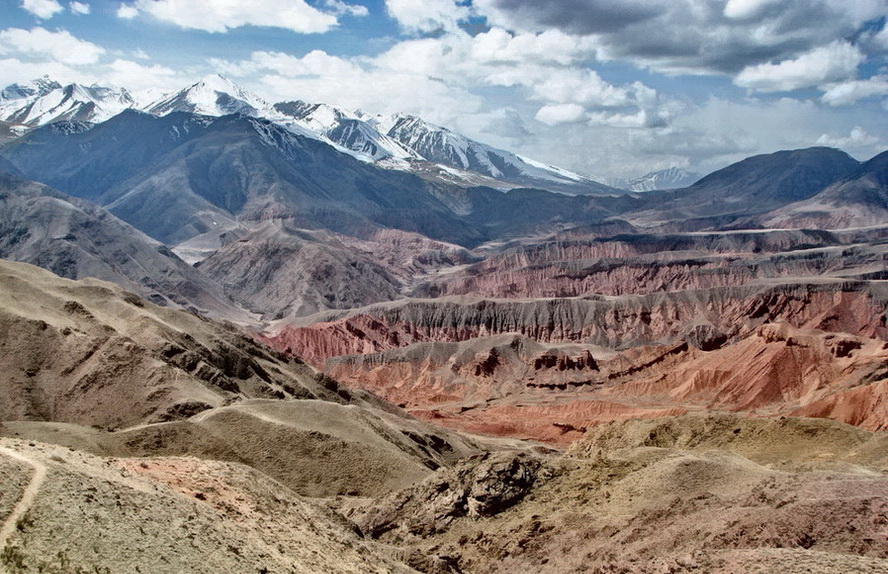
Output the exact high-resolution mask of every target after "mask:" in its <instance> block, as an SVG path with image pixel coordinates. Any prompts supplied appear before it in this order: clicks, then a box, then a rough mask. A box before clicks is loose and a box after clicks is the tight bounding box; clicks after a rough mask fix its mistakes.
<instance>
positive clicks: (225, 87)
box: [0, 74, 618, 194]
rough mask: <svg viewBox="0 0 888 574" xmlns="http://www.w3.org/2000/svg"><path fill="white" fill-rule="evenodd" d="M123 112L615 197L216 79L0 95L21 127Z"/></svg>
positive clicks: (451, 143) (477, 150)
mask: <svg viewBox="0 0 888 574" xmlns="http://www.w3.org/2000/svg"><path fill="white" fill-rule="evenodd" d="M126 109H133V110H139V111H144V112H147V113H150V114H152V115H156V116H165V115H168V114H171V113H175V112H186V113H194V114H201V115H206V116H213V117H219V116H224V115H229V114H241V115H245V116H251V117H261V118H265V119H268V120H271V121H273V122H275V123H278V124H279V125H282V126H284V127H286V128H287V129H289V130H290V131H292V132H294V133H296V134H298V135H302V136H306V137H310V138H313V139H316V140H319V141H322V142H325V143H327V144H330V145H332V146H334V147H335V148H336V149H338V150H339V151H343V152H345V153H349V154H351V155H353V156H354V157H356V158H357V159H360V160H362V161H365V162H368V163H372V162H375V163H378V164H379V165H380V166H381V167H385V168H388V169H398V170H401V171H410V172H414V173H416V174H418V175H420V176H421V177H423V178H425V179H427V180H430V181H432V182H433V183H444V184H451V183H452V184H457V185H463V186H465V187H468V186H473V185H489V186H493V187H501V188H514V187H536V188H540V189H547V190H551V191H557V192H560V193H568V194H588V193H604V194H608V193H618V190H615V189H613V188H611V187H608V186H606V185H604V184H601V183H598V182H596V181H594V180H592V179H590V178H588V177H585V176H581V175H578V174H575V173H572V172H569V171H567V170H563V169H560V168H557V167H554V166H551V165H546V164H543V163H540V162H537V161H534V160H531V159H528V158H524V157H520V156H518V155H516V154H513V153H511V152H508V151H505V150H500V149H497V148H494V147H491V146H487V145H485V144H482V143H480V142H476V141H474V140H471V139H469V138H466V137H465V136H462V135H459V134H457V133H455V132H452V131H450V130H448V129H446V128H443V127H440V126H436V125H433V124H430V123H428V122H425V121H424V120H422V119H421V118H417V117H413V116H407V115H403V114H396V115H393V116H371V115H368V114H366V113H363V112H350V111H346V110H341V109H338V108H335V107H333V106H329V105H327V104H323V103H307V102H303V101H299V100H295V101H287V102H280V103H277V104H274V105H271V104H269V103H268V102H266V101H264V100H263V99H262V98H260V97H259V96H257V95H255V94H253V93H251V92H249V91H247V90H245V89H243V88H242V87H240V86H238V85H237V84H236V83H234V82H232V81H231V80H229V79H227V78H224V77H222V76H220V75H218V74H214V75H210V76H207V77H205V78H203V79H201V80H200V81H198V82H196V83H194V84H192V85H190V86H188V87H186V88H184V89H182V90H180V91H178V92H175V93H172V94H158V93H157V90H148V91H145V92H142V93H139V94H135V95H133V94H130V93H129V92H127V91H126V90H123V89H120V88H112V87H103V86H98V85H93V86H89V87H84V86H80V85H78V84H70V85H67V86H62V85H61V84H59V83H58V82H55V81H53V80H51V79H50V78H48V77H44V78H41V79H38V80H33V81H31V82H25V83H21V84H13V85H11V86H8V87H7V88H6V89H4V90H3V91H2V92H0V121H5V122H7V123H9V124H12V125H22V126H26V127H29V128H33V127H37V126H42V125H46V124H49V123H52V122H57V121H63V120H74V121H82V122H90V123H97V122H102V121H104V120H107V119H109V118H111V117H112V116H114V115H116V114H118V113H120V112H122V111H123V110H126ZM9 133H10V136H12V135H15V134H16V133H15V132H14V131H11V132H9ZM0 135H2V134H0ZM7 139H8V138H7Z"/></svg>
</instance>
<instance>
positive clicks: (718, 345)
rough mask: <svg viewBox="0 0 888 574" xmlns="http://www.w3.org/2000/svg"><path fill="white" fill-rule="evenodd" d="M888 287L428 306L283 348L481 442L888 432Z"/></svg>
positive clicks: (383, 311)
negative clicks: (766, 421) (684, 432)
mask: <svg viewBox="0 0 888 574" xmlns="http://www.w3.org/2000/svg"><path fill="white" fill-rule="evenodd" d="M886 300H888V298H886V293H885V291H884V285H883V284H882V283H881V282H878V281H875V282H868V281H857V282H838V281H825V280H824V281H821V282H818V283H803V284H796V285H746V286H743V287H731V288H727V287H725V288H717V289H707V290H700V291H680V292H670V293H657V294H649V295H643V296H622V297H596V298H595V299H591V298H590V299H553V300H532V301H526V300H525V301H514V300H480V301H478V300H476V301H466V300H460V299H455V298H448V299H446V300H413V301H407V302H395V303H389V304H385V305H379V306H374V307H369V308H364V309H362V310H360V311H359V312H357V313H356V314H353V315H349V314H345V315H344V316H341V317H338V318H337V317H335V316H327V317H326V318H328V319H330V320H329V321H326V322H316V323H314V324H312V325H309V326H306V327H298V328H292V327H288V328H284V329H283V330H281V332H280V333H279V334H277V335H276V336H274V337H272V338H270V342H271V344H272V345H273V346H276V347H277V348H278V349H280V350H282V351H285V352H293V353H300V354H301V355H303V356H305V357H307V358H308V360H309V361H311V362H313V363H314V364H316V365H317V366H319V367H322V368H323V369H324V370H325V371H326V372H328V373H329V374H331V375H332V376H334V377H335V378H337V379H339V380H342V381H343V382H344V383H346V384H348V385H350V386H353V387H359V388H365V389H369V390H371V391H373V392H374V393H376V394H379V395H380V396H382V397H384V398H386V399H387V400H390V401H392V402H394V403H396V404H401V405H403V406H405V407H406V408H408V409H409V410H410V411H411V412H412V413H413V414H414V415H416V416H419V417H421V418H426V419H429V420H434V421H436V422H438V423H440V424H444V425H447V426H451V427H454V428H459V429H464V430H469V431H472V432H483V433H493V434H500V435H509V436H516V437H533V438H537V439H542V440H548V441H554V442H570V441H571V440H575V439H576V438H577V437H579V436H582V434H583V433H584V432H585V431H586V430H587V429H588V428H590V427H591V426H593V425H597V424H601V423H603V422H607V421H608V420H615V419H625V418H639V417H640V418H647V417H657V416H663V415H665V414H681V413H684V412H688V411H695V410H706V409H713V410H727V411H739V412H745V413H750V414H751V413H756V414H790V413H817V414H819V415H820V416H825V417H828V418H834V419H837V420H841V421H845V422H850V423H852V424H858V425H861V426H864V427H866V428H870V429H877V428H881V426H882V425H883V424H884V421H885V420H886V414H888V413H883V412H881V407H879V406H878V405H879V404H881V403H880V402H879V401H880V400H881V399H880V397H882V396H883V395H884V392H885V389H884V385H885V380H884V379H885V378H886V376H883V374H880V373H882V371H880V369H882V365H883V364H884V362H885V361H886V360H888V352H886V351H885V343H884V341H885V340H886V339H888V328H886V321H885V315H884V313H885V302H886Z"/></svg>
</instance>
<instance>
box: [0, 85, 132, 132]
mask: <svg viewBox="0 0 888 574" xmlns="http://www.w3.org/2000/svg"><path fill="white" fill-rule="evenodd" d="M134 105H135V101H134V100H133V98H132V96H131V95H130V93H129V92H127V91H126V90H125V89H123V88H118V87H115V86H103V85H98V84H93V85H92V86H82V85H80V84H68V85H67V86H62V85H61V84H59V83H58V82H55V81H52V80H50V79H48V78H42V79H40V80H34V81H32V82H26V83H23V84H13V85H11V86H8V87H6V88H5V89H4V90H3V91H2V92H0V120H2V121H4V122H8V123H10V124H19V125H24V126H29V127H36V126H42V125H45V124H48V123H51V122H56V121H60V120H74V121H84V122H102V121H105V120H107V119H109V118H111V117H113V116H115V115H117V114H119V113H120V112H122V111H123V110H126V109H129V108H131V107H133V106H134Z"/></svg>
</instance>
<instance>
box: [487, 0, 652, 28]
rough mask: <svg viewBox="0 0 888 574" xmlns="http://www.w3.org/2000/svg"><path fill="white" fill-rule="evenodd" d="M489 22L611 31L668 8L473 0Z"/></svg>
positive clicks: (648, 2) (600, 0) (628, 0)
mask: <svg viewBox="0 0 888 574" xmlns="http://www.w3.org/2000/svg"><path fill="white" fill-rule="evenodd" d="M474 4H475V5H476V6H477V7H478V9H479V11H480V12H481V13H482V14H484V15H486V16H487V17H488V19H490V21H491V22H493V23H494V24H497V25H501V26H504V27H506V28H510V29H518V30H528V29H535V30H540V29H546V28H557V29H560V30H564V31H566V32H569V33H572V34H580V35H583V34H596V33H611V32H614V31H619V30H623V29H625V28H627V27H629V26H631V25H633V24H637V23H639V22H644V21H649V20H651V19H654V18H656V17H657V16H659V15H661V14H663V13H665V12H666V11H667V5H666V3H665V2H664V1H662V0H625V1H621V2H613V1H612V0H560V1H559V2H539V1H538V0H475V2H474Z"/></svg>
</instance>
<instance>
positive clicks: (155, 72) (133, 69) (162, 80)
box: [102, 58, 185, 92]
mask: <svg viewBox="0 0 888 574" xmlns="http://www.w3.org/2000/svg"><path fill="white" fill-rule="evenodd" d="M102 75H103V77H104V78H105V79H107V80H108V81H109V82H111V83H112V84H114V85H118V86H124V87H126V88H127V89H128V90H132V91H134V92H138V91H142V90H147V89H151V88H157V89H159V90H172V89H175V88H180V87H181V84H183V83H184V81H185V80H184V78H183V76H182V75H181V74H180V73H179V72H177V71H176V70H173V69H171V68H167V67H164V66H160V65H157V64H154V65H149V66H145V65H142V64H139V63H138V62H133V61H131V60H123V59H120V58H118V59H117V60H114V61H113V62H111V63H110V64H108V65H107V66H105V71H104V72H103V74H102Z"/></svg>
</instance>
